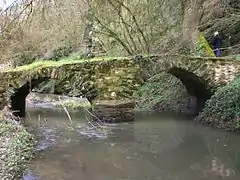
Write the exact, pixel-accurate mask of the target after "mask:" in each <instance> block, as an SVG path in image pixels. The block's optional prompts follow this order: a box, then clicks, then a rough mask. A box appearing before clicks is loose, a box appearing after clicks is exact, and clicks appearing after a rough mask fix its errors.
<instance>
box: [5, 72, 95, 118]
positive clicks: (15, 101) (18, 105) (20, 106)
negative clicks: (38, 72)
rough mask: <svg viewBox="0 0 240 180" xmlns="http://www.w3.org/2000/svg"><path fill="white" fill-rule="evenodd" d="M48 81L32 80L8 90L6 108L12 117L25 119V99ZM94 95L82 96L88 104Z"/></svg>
mask: <svg viewBox="0 0 240 180" xmlns="http://www.w3.org/2000/svg"><path fill="white" fill-rule="evenodd" d="M49 79H52V78H50V77H41V78H38V79H32V80H30V81H27V82H26V83H25V84H24V85H22V86H21V87H20V88H13V87H12V88H11V90H10V92H9V93H10V96H9V101H8V107H9V108H10V110H11V111H12V112H13V115H14V116H16V117H20V118H22V117H25V112H26V98H27V96H28V94H29V93H30V92H31V91H32V90H33V89H34V88H37V87H38V86H39V85H40V84H41V83H42V82H45V81H47V80H49ZM91 89H94V90H93V91H92V92H95V91H96V89H95V88H94V87H91ZM96 94H97V93H96V92H95V93H89V94H84V93H83V96H84V97H85V98H87V99H88V100H89V101H90V103H91V101H92V100H94V98H95V97H96Z"/></svg>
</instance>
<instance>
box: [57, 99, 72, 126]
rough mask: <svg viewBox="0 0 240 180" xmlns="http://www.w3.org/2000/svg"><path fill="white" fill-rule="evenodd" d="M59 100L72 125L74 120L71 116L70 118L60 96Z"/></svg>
mask: <svg viewBox="0 0 240 180" xmlns="http://www.w3.org/2000/svg"><path fill="white" fill-rule="evenodd" d="M58 99H59V103H60V104H61V106H62V108H63V110H64V111H65V112H66V114H67V116H68V119H69V121H70V123H71V124H72V118H71V116H70V114H69V112H68V110H67V108H66V107H65V106H64V104H63V103H62V100H61V98H60V96H58Z"/></svg>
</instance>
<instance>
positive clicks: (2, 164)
mask: <svg viewBox="0 0 240 180" xmlns="http://www.w3.org/2000/svg"><path fill="white" fill-rule="evenodd" d="M35 144H36V141H35V139H34V137H33V136H32V135H31V134H30V133H29V132H28V131H27V130H26V129H25V128H24V127H23V126H22V125H20V124H18V123H13V122H7V121H6V120H4V117H3V116H1V120H0V179H1V180H16V179H20V177H21V176H22V173H23V172H24V170H25V169H26V166H27V164H28V162H29V161H30V160H31V159H32V158H33V156H34V147H35Z"/></svg>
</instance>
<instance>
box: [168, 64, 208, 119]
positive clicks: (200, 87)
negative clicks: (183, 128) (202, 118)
mask: <svg viewBox="0 0 240 180" xmlns="http://www.w3.org/2000/svg"><path fill="white" fill-rule="evenodd" d="M167 72H168V73H170V74H171V75H173V76H175V77H176V78H178V79H179V80H180V81H181V82H182V83H183V84H184V86H185V87H186V90H187V93H188V94H189V96H190V102H189V108H191V111H192V114H193V115H197V114H198V113H199V112H200V111H201V110H202V109H203V108H204V106H205V102H206V101H207V100H208V99H209V98H210V97H211V95H212V94H211V92H210V90H209V89H208V88H207V84H206V82H205V81H204V80H202V79H201V78H200V77H198V76H197V75H196V74H194V73H192V72H189V71H187V70H184V69H181V68H177V67H174V68H171V69H169V70H168V71H167Z"/></svg>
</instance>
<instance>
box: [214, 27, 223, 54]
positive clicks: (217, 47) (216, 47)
mask: <svg viewBox="0 0 240 180" xmlns="http://www.w3.org/2000/svg"><path fill="white" fill-rule="evenodd" d="M212 46H213V51H214V53H215V55H216V56H217V57H221V56H222V52H221V50H220V48H221V46H222V39H221V37H220V36H219V33H218V32H217V31H216V32H215V33H214V38H213V41H212Z"/></svg>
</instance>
